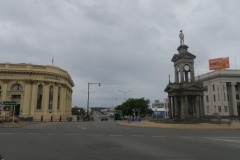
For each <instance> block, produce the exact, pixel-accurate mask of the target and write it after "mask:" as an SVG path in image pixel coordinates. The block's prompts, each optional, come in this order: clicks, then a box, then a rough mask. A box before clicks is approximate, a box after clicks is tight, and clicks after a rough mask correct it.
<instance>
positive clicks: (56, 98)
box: [53, 83, 58, 120]
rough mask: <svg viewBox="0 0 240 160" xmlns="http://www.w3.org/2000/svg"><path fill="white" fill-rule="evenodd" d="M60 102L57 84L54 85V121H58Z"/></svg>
mask: <svg viewBox="0 0 240 160" xmlns="http://www.w3.org/2000/svg"><path fill="white" fill-rule="evenodd" d="M57 100H58V84H57V83H55V84H54V85H53V116H54V119H55V120H56V119H58V117H57V102H58V101H57Z"/></svg>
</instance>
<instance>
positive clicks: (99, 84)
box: [87, 82, 101, 120]
mask: <svg viewBox="0 0 240 160" xmlns="http://www.w3.org/2000/svg"><path fill="white" fill-rule="evenodd" d="M91 84H98V86H101V83H89V82H88V101H87V118H88V120H89V117H88V116H89V115H88V112H89V86H90V85H91Z"/></svg>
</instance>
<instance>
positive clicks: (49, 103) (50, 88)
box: [48, 85, 53, 109]
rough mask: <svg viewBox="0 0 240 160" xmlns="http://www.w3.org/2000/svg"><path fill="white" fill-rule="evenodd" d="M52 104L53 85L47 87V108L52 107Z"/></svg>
mask: <svg viewBox="0 0 240 160" xmlns="http://www.w3.org/2000/svg"><path fill="white" fill-rule="evenodd" d="M52 105H53V86H52V85H51V86H50V87H49V102H48V109H52Z"/></svg>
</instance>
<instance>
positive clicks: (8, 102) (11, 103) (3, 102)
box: [0, 101, 17, 106]
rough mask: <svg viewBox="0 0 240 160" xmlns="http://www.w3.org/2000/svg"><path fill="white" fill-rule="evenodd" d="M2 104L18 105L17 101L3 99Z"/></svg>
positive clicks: (0, 103)
mask: <svg viewBox="0 0 240 160" xmlns="http://www.w3.org/2000/svg"><path fill="white" fill-rule="evenodd" d="M0 105H3V106H16V105H17V102H13V101H2V102H0Z"/></svg>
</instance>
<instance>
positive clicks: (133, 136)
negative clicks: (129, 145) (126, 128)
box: [130, 135, 142, 137]
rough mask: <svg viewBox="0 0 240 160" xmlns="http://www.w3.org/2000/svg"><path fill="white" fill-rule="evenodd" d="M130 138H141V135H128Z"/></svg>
mask: <svg viewBox="0 0 240 160" xmlns="http://www.w3.org/2000/svg"><path fill="white" fill-rule="evenodd" d="M130 136H131V137H142V135H130Z"/></svg>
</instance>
